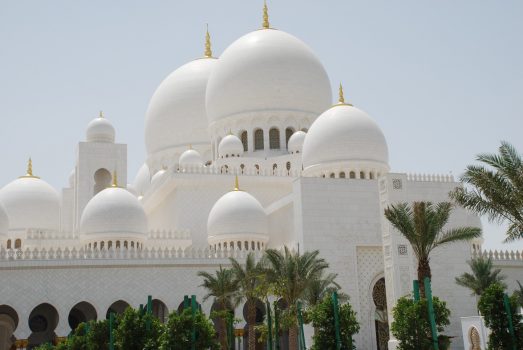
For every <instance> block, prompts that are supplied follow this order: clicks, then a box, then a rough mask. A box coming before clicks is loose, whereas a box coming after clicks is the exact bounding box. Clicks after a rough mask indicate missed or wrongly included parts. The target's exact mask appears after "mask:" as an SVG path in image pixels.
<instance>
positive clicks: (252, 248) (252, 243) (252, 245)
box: [251, 241, 255, 250]
mask: <svg viewBox="0 0 523 350" xmlns="http://www.w3.org/2000/svg"><path fill="white" fill-rule="evenodd" d="M254 249H255V246H254V241H252V242H251V250H254Z"/></svg>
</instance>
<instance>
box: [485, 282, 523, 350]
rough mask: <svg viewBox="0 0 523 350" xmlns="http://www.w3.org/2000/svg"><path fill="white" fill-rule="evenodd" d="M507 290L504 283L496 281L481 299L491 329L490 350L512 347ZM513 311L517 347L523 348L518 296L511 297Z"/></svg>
mask: <svg viewBox="0 0 523 350" xmlns="http://www.w3.org/2000/svg"><path fill="white" fill-rule="evenodd" d="M504 293H505V291H504V288H503V286H502V285H500V284H498V283H495V284H492V285H491V286H490V287H488V288H487V289H486V290H485V291H484V292H483V294H482V295H481V298H480V299H479V304H478V308H479V311H480V312H481V315H483V318H484V319H485V325H486V326H487V327H488V328H489V329H490V336H489V341H488V349H489V350H502V349H511V346H512V339H511V336H510V333H509V328H508V325H509V324H508V318H507V312H506V311H505V305H504V303H503V295H504ZM509 302H510V308H511V313H512V324H513V326H514V332H515V335H516V343H517V345H516V349H522V348H523V324H522V323H521V321H522V317H521V315H518V313H517V309H518V300H517V296H515V295H513V296H512V297H511V298H509Z"/></svg>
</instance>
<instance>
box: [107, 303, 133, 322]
mask: <svg viewBox="0 0 523 350" xmlns="http://www.w3.org/2000/svg"><path fill="white" fill-rule="evenodd" d="M128 307H130V305H129V303H128V302H126V301H123V300H118V301H115V302H114V303H112V304H111V306H109V309H107V312H106V314H105V318H106V319H109V316H110V315H111V312H112V313H114V314H117V315H121V314H123V312H124V311H125V309H127V308H128Z"/></svg>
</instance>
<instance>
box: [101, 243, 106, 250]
mask: <svg viewBox="0 0 523 350" xmlns="http://www.w3.org/2000/svg"><path fill="white" fill-rule="evenodd" d="M104 247H105V242H104V241H101V242H100V250H102V249H104Z"/></svg>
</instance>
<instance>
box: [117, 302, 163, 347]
mask: <svg viewBox="0 0 523 350" xmlns="http://www.w3.org/2000/svg"><path fill="white" fill-rule="evenodd" d="M147 322H149V324H150V329H149V331H147V326H146V324H147ZM162 333H163V325H162V324H161V323H160V321H159V320H158V319H157V318H156V317H155V316H153V315H152V314H147V313H141V312H140V311H139V310H135V309H132V308H127V309H126V310H125V312H124V313H123V315H121V316H119V317H118V326H117V327H116V328H115V330H114V345H115V348H116V349H119V350H148V349H151V350H153V349H154V350H157V349H158V348H159V345H160V344H159V338H160V335H161V334H162Z"/></svg>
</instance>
